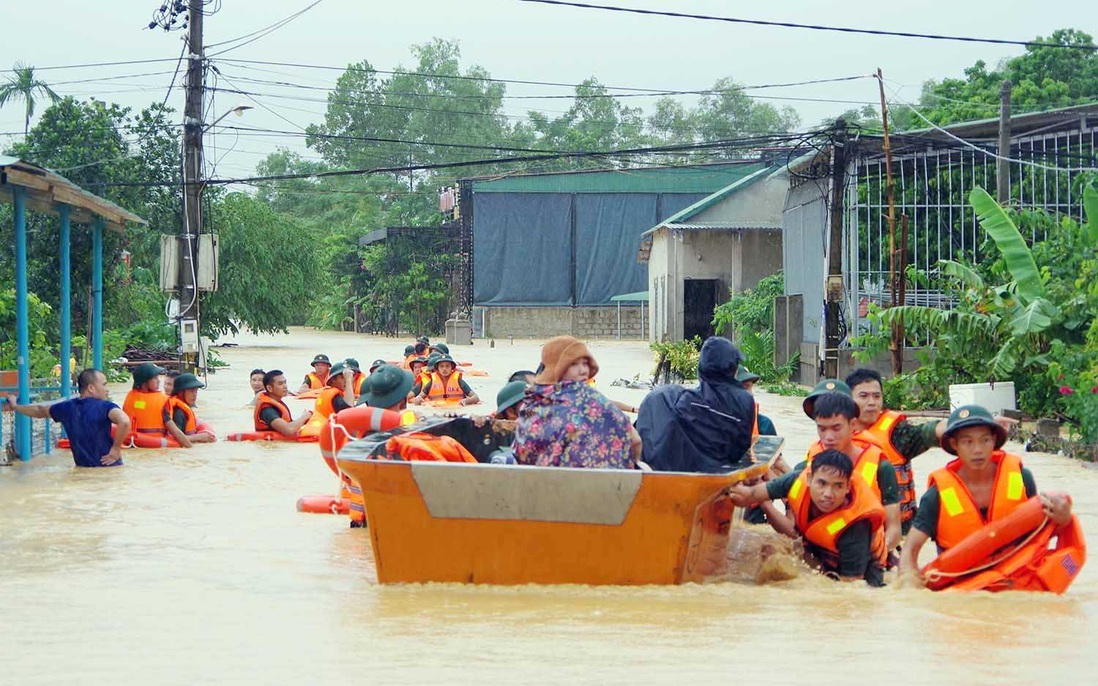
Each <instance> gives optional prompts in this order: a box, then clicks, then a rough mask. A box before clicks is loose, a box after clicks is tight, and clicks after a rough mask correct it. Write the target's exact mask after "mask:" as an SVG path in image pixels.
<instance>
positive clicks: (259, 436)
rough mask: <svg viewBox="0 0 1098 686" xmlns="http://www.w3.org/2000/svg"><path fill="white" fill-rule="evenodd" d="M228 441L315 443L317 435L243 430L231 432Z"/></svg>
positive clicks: (226, 438)
mask: <svg viewBox="0 0 1098 686" xmlns="http://www.w3.org/2000/svg"><path fill="white" fill-rule="evenodd" d="M225 440H226V441H234V442H240V441H287V442H291V443H315V442H316V441H317V437H316V436H285V435H283V434H280V433H278V432H277V431H241V432H239V433H235V434H229V435H228V436H226V437H225Z"/></svg>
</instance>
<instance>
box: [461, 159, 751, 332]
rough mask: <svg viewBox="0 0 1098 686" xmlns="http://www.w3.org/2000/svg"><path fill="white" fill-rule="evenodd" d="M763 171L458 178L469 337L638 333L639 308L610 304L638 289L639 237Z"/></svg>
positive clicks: (740, 166) (727, 167)
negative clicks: (471, 331) (466, 247)
mask: <svg viewBox="0 0 1098 686" xmlns="http://www.w3.org/2000/svg"><path fill="white" fill-rule="evenodd" d="M767 167H768V165H766V164H763V163H760V162H758V161H757V160H742V161H731V162H722V163H717V164H703V165H692V166H680V167H647V168H636V169H601V170H591V171H575V172H557V173H546V174H523V175H510V176H498V177H492V178H481V179H464V180H462V181H460V182H459V191H458V197H459V205H460V213H459V215H460V216H459V219H458V221H459V222H460V225H461V227H462V232H463V233H462V235H464V236H467V242H468V243H469V245H470V246H471V249H470V250H468V251H467V254H468V262H467V266H466V267H465V271H466V273H471V274H472V276H473V278H472V279H471V280H468V281H465V282H464V283H466V284H468V286H469V288H468V290H466V291H464V297H465V298H466V300H467V302H468V303H469V307H470V310H471V314H472V321H473V329H474V335H478V336H488V337H494V338H501V337H506V336H512V335H513V336H516V337H548V336H553V335H558V334H571V335H575V336H580V337H584V338H611V337H613V338H617V337H619V335H620V337H622V338H634V339H636V338H644V337H646V336H647V331H646V330H645V329H646V328H649V327H647V326H643V325H642V320H643V322H644V325H647V323H648V322H647V318H648V317H647V313H646V312H644V311H642V310H647V309H648V308H647V307H643V308H642V307H641V303H640V302H636V301H634V300H629V301H621V300H620V299H619V300H618V301H615V300H613V298H614V297H616V296H622V295H626V294H630V295H633V294H636V293H638V292H643V291H644V290H645V289H646V284H647V282H648V276H647V274H646V268H645V266H644V265H643V264H638V262H637V241H638V240H639V239H640V238H641V234H642V233H644V231H645V230H646V229H648V228H650V227H652V226H653V225H654V224H656V223H657V222H661V221H665V220H666V219H667V218H669V217H672V216H675V215H678V214H679V213H680V212H681V210H683V209H684V208H688V207H691V206H693V205H695V204H697V203H698V202H699V201H702V200H704V199H705V198H708V197H710V196H711V195H712V194H713V193H715V192H717V191H719V190H721V189H724V188H727V187H728V186H729V185H730V184H734V183H735V182H736V181H739V180H741V179H743V178H745V177H747V176H751V175H754V174H755V173H757V172H759V171H760V170H762V169H766V168H767ZM730 283H731V282H730ZM619 332H620V334H619Z"/></svg>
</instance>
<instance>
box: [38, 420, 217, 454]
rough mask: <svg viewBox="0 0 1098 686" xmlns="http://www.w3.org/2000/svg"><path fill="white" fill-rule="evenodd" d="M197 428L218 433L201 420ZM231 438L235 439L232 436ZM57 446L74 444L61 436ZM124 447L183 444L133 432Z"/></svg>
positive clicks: (172, 446)
mask: <svg viewBox="0 0 1098 686" xmlns="http://www.w3.org/2000/svg"><path fill="white" fill-rule="evenodd" d="M196 430H197V431H204V432H206V433H208V434H213V435H214V437H216V436H217V434H214V431H213V429H211V428H210V425H209V424H207V423H206V422H199V423H198V426H197V427H196ZM111 436H114V427H113V426H112V427H111ZM229 440H233V439H231V438H230V439H229ZM57 447H58V448H61V449H62V450H71V449H72V444H71V443H70V442H69V439H67V438H61V439H58V441H57ZM122 447H123V448H154V449H158V448H179V447H182V446H180V445H179V443H178V442H177V441H176V440H175V439H174V438H172V437H171V436H160V435H157V434H139V433H132V434H130V436H129V438H128V439H127V440H126V442H125V443H124V444H123V445H122Z"/></svg>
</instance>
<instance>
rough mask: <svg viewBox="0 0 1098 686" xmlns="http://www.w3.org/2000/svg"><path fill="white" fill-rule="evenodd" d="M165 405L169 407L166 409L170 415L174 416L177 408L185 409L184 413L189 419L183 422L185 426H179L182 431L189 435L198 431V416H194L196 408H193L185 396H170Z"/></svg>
mask: <svg viewBox="0 0 1098 686" xmlns="http://www.w3.org/2000/svg"><path fill="white" fill-rule="evenodd" d="M165 407H166V408H167V410H166V411H167V413H168V416H169V417H174V416H175V411H176V410H182V411H183V415H184V416H185V417H186V418H187V420H186V421H185V422H184V423H183V426H181V427H179V430H180V431H182V432H183V433H185V434H187V435H188V436H191V435H193V434H196V433H198V418H197V417H195V416H194V410H192V409H191V406H190V405H188V404H187V402H186V401H185V400H183V398H180V397H179V396H178V395H173V396H172V397H170V398H168V402H167V404H166V405H165Z"/></svg>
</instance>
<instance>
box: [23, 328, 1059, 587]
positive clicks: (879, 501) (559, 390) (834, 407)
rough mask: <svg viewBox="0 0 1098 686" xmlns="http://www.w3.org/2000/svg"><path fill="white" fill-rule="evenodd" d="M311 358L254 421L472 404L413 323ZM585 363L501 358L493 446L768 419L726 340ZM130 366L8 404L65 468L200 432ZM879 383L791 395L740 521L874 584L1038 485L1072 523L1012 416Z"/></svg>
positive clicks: (532, 445)
mask: <svg viewBox="0 0 1098 686" xmlns="http://www.w3.org/2000/svg"><path fill="white" fill-rule="evenodd" d="M311 368H312V369H311V371H309V372H308V373H307V374H305V375H304V378H303V379H302V381H301V383H300V384H299V385H298V386H297V387H296V390H292V389H291V385H290V383H289V381H288V379H287V376H286V374H285V373H284V372H283V371H282V370H278V369H270V370H263V369H254V370H252V372H251V374H250V384H251V390H252V392H253V398H252V400H251V403H250V404H251V406H252V412H253V420H254V421H253V423H254V429H255V431H256V432H259V434H260V435H270V436H274V435H278V436H283V437H285V438H288V439H293V438H294V437H297V436H301V435H303V432H305V431H306V430H307V429H308V427H310V426H316V425H317V424H318V422H323V421H325V420H326V419H327V418H328V417H329V416H331V415H333V414H335V413H338V412H342V411H345V410H349V409H351V408H354V407H356V406H361V405H365V406H368V407H370V408H378V409H382V410H390V411H398V412H399V411H406V410H407V408H408V406H409V405H413V406H434V407H440V408H457V407H464V406H468V405H477V404H479V403H480V402H481V400H480V398H479V397H478V395H477V393H476V392H475V391H474V390H473V388H472V387H471V386H470V384H469V382H468V381H467V378H466V377H467V376H468V375H470V374H473V373H475V371H474V370H473V369H472V368H471V366H470V365H468V364H467V363H466V364H462V363H459V362H458V361H456V360H455V359H454V357H453V356H452V355H451V353H450V350H449V348H448V347H447V346H446V344H444V343H431V341H430V340H429V339H428V338H427V337H420V338H419V339H417V340H416V342H415V343H413V344H411V345H409V346H407V347H406V348H405V350H404V355H403V358H402V359H401V360H399V361H395V362H387V361H386V360H383V359H378V360H375V361H373V362H372V363H371V364H370V365H369V366H368V367H366V368H365V369H363V368H362V367H361V366H360V365H359V362H358V361H357V360H355V359H353V358H347V359H344V360H338V361H336V362H334V363H333V362H332V361H331V360H330V359H329V358H328V356H326V355H323V354H318V355H316V356H315V357H314V358H313V360H312V363H311ZM598 372H599V364H598V362H597V360H596V359H595V357H594V355H592V353H591V351H590V350H589V349H588V347H587V346H586V345H585V344H584V343H583V342H582V341H580V340H578V339H576V338H573V337H571V336H559V337H556V338H553V339H551V340H549V341H547V342H546V343H545V344H544V346H543V347H542V352H541V360H540V364H539V365H538V366H537V368H536V369H535V370H519V371H516V372H515V373H514V374H512V375H511V376H510V378H509V379H508V383H507V384H506V385H505V386H504V387H503V388H502V389H501V390H500V391H499V393H498V395H497V398H496V401H497V403H496V409H495V412H494V413H492V415H490V418H492V419H494V420H498V421H506V422H510V423H512V428H513V435H514V439H513V443H512V445H511V446H510V447H509V448H505V449H503V450H501V451H498V452H497V454H495V455H493V457H492V460H491V461H492V462H499V463H504V464H520V465H537V466H543V467H582V468H600V469H642V470H655V471H670V472H695V473H721V472H730V471H734V470H736V469H737V468H739V467H742V466H745V465H746V464H747V463H749V461H750V460H751V452H750V449H751V446H752V443H753V441H754V440H755V439H756V437H758V436H763V435H776V434H777V431H776V429H775V427H774V424H773V422H772V421H770V419H769V418H767V417H766V416H765V415H763V414H760V412H759V406H758V403H757V402H756V401H755V398H754V397H753V394H752V388H753V386H754V384H755V382H756V381H758V379H759V377H758V376H757V375H755V374H752V373H751V372H750V371H749V370H748V368H747V367H746V366H745V365H744V359H743V356H742V354H741V352H740V351H739V349H737V348H736V346H735V345H733V344H732V342H731V341H729V340H727V339H725V338H720V337H712V338H710V339H708V340H707V341H705V343H704V344H703V345H702V348H701V352H700V357H699V363H698V377H699V383H698V385H697V387H689V388H688V387H684V386H680V385H664V386H659V387H657V388H656V389H654V390H653V391H652V392H651V393H649V394H648V395H647V396H646V398H645V399H644V400H643V402H642V403H641V404H640V406H639V407H633V406H630V405H627V404H625V403H621V402H617V401H613V400H610V399H608V398H607V397H606V396H605V395H603V394H602V393H601V392H600V391H599V390H598V388H597V386H596V384H595V378H596V376H597V375H598ZM132 374H133V388H132V390H131V391H130V392H129V393H128V394H127V397H126V399H125V402H124V403H123V406H122V407H121V408H119V407H118V406H117V405H115V404H113V403H111V402H110V401H109V400H108V399H107V390H106V378H105V377H104V375H103V374H102V372H100V371H98V370H94V369H88V370H85V371H83V372H82V373H81V374H80V375H79V376H78V378H77V386H78V391H79V396H78V397H77V398H74V399H70V400H66V401H63V402H58V403H53V404H48V405H26V406H13V407H14V410H15V411H17V412H21V413H23V414H26V415H29V416H32V417H43V418H45V417H50V418H52V419H54V420H55V421H58V422H60V423H61V424H62V425H63V426H64V428H65V431H66V434H67V436H68V439H69V441H70V443H71V449H72V453H73V459H74V461H75V463H76V464H77V465H79V466H113V465H119V464H121V463H122V460H121V452H120V451H121V448H122V447H123V446H124V445H127V440H129V441H130V443H129V444H134V443H135V442H136V444H137V445H143V443H142V442H141V441H148V440H154V441H155V440H162V441H171V442H173V443H172V444H173V445H178V446H180V447H191V446H193V445H194V444H197V443H206V442H212V441H214V440H216V437H215V435H214V433H213V431H212V430H210V429H209V427H208V426H207V425H205V424H204V423H202V422H201V421H199V419H198V418H197V416H196V413H195V409H194V408H195V406H196V403H197V396H198V392H199V390H200V389H202V388H204V386H203V384H202V383H201V382H200V381H199V380H198V379H197V378H196V377H195V376H194V375H193V374H175V373H167V372H166V370H165V369H164V368H162V367H159V366H157V365H155V364H153V363H148V362H146V363H142V364H140V365H137V366H136V367H134V369H133V371H132ZM162 377H164V383H163V388H162V387H161V378H162ZM292 395H296V396H297V397H298V398H308V399H313V398H315V404H314V408H313V409H312V410H306V411H305V412H303V413H302V414H300V415H299V416H298V417H297V418H294V417H293V414H292V412H291V411H290V408H289V406H288V405H287V404H286V398H288V397H290V396H292ZM882 398H883V382H882V379H881V376H880V374H878V373H877V372H876V371H873V370H870V369H858V370H855V371H854V372H853V373H851V374H850V375H849V376H847V377H846V379H845V380H839V379H824V380H823V381H821V382H820V383H819V384H817V385H816V386H815V388H813V389H812V391H811V392H810V393H809V395H808V396H807V397H806V398H805V400H804V402H803V405H802V407H803V410H804V413H805V415H806V416H807V417H808V419H809V420H810V421H812V422H814V423H815V426H816V431H817V435H818V440H817V441H816V442H815V443H813V444H812V446H811V447H810V448H809V450H808V452H807V454H806V455H805V456H804V459H803V460H802V461H800V462H799V463H797V464H796V465H794V466H790V465H788V464H787V463H786V462H785V461H784V460H782V459H781V458H780V457H779V458H778V459H777V460H776V461H775V462H774V463H773V464H772V465H771V469H770V471H769V473H768V475H767V476H766V477H765V478H763V479H762V480H760V481H758V482H757V483H740V484H737V485H735V486H733V487H731V488H730V489H729V492H728V495H729V497H730V498H731V500H732V502H733V503H734V504H735V505H737V506H740V507H743V508H747V514H746V517H747V519H748V521H750V522H753V523H759V524H762V523H768V524H769V525H770V526H772V527H773V528H774V529H775V530H777V531H778V532H781V533H782V534H785V535H788V536H791V537H794V538H800V539H802V540H803V542H804V545H805V550H806V552H808V553H809V554H810V557H811V558H812V559H813V560H814V561H815V562H816V564H817V565H818V567H819V568H820V569H822V570H823V571H825V572H827V573H829V574H831V575H833V576H834V577H836V578H839V579H843V580H848V581H854V580H858V581H861V580H864V581H865V582H867V583H869V584H870V585H874V586H879V585H882V584H883V583H884V579H885V572H886V571H887V570H888V569H890V568H896V567H898V568H899V570H900V571H901V572H903V573H913V575H914V576H915V577H917V575H918V571H919V568H918V565H917V560H918V555H919V552H920V550H921V549H922V548H923V546H924V545H925V544H926V542H927V541H928V540H930V539H933V540H934V541H935V542H936V544H937V546H938V549H939V551H945V550H948V549H949V548H950V547H952V546H955V545H957V544H958V542H960V541H962V540H964V539H965V538H966V536H968V535H970V534H972V533H973V532H974V531H977V530H978V529H980V528H981V527H983V526H985V525H987V524H988V523H990V522H993V521H995V520H997V519H1001V518H1003V517H1006V516H1007V515H1009V514H1010V513H1011V512H1012V511H1013V510H1015V509H1017V508H1018V507H1020V506H1021V504H1022V503H1024V502H1025V501H1027V500H1029V499H1030V498H1033V497H1039V498H1040V501H1041V503H1042V505H1043V509H1044V513H1045V515H1046V516H1047V518H1048V519H1049V520H1050V521H1051V522H1052V523H1054V524H1055V525H1057V526H1067V525H1068V524H1069V522H1071V520H1072V515H1071V511H1072V506H1071V500H1070V498H1069V497H1068V496H1066V495H1064V494H1059V493H1039V492H1038V490H1037V487H1036V483H1035V481H1034V478H1033V475H1032V473H1031V472H1030V471H1029V470H1027V469H1026V468H1025V467H1023V466H1022V460H1021V458H1019V457H1018V456H1016V455H1013V454H1010V453H1007V452H1005V451H1003V446H1004V444H1005V443H1006V440H1007V424H1008V422H1009V421H1010V420H1004V419H1001V418H995V417H993V416H992V415H991V414H990V413H989V412H988V411H987V410H986V409H984V408H982V407H979V406H975V405H969V406H964V407H960V408H958V409H956V410H954V411H953V412H952V414H950V416H949V417H948V419H944V420H941V421H928V422H923V423H915V422H912V421H909V420H908V419H907V418H905V417H904V416H903V415H902V414H900V413H898V412H895V411H893V410H889V409H887V408H885V407H884V406H883V403H882ZM9 404H10V403H9ZM629 414H635V415H636V420H635V421H634V420H632V419H630V417H629V416H627V415H629ZM153 445H155V444H153ZM938 446H940V447H941V448H942V449H944V450H945V451H946V452H948V453H950V454H951V455H953V456H954V457H955V459H953V460H952V461H951V462H949V464H948V465H946V466H945V467H944V468H942V469H938V470H936V471H934V472H933V473H931V474H930V475H929V482H928V483H929V486H928V488H927V490H926V491H925V492H924V493H923V495H922V496H921V498H916V490H915V474H914V470H913V467H912V461H913V460H914V458H916V457H918V456H919V455H921V454H923V453H925V452H926V451H927V450H929V449H931V448H932V447H938ZM442 459H448V458H447V457H446V455H445V454H443V455H442ZM351 488H352V489H353V490H352V492H358V489H357V488H353V485H352V486H351ZM359 493H360V492H359ZM358 509H359V510H360V511H361V507H359V508H358ZM361 523H362V517H361V515H360V516H359V518H358V520H357V525H361ZM352 525H356V519H355V517H354V516H353V513H352Z"/></svg>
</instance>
